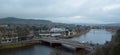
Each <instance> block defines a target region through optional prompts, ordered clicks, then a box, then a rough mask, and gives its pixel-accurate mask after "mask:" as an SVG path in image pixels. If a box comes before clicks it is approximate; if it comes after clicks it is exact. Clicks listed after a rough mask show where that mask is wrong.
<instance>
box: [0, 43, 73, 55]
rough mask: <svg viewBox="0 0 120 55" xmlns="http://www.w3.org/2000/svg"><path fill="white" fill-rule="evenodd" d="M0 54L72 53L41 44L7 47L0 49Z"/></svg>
mask: <svg viewBox="0 0 120 55" xmlns="http://www.w3.org/2000/svg"><path fill="white" fill-rule="evenodd" d="M0 55H73V54H72V53H70V52H67V51H63V50H62V49H56V48H51V47H47V46H42V45H35V46H29V47H22V48H15V49H7V50H2V51H0Z"/></svg>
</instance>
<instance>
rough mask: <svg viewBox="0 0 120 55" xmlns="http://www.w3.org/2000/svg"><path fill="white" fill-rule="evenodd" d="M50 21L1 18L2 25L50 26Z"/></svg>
mask: <svg viewBox="0 0 120 55" xmlns="http://www.w3.org/2000/svg"><path fill="white" fill-rule="evenodd" d="M50 23H52V22H51V21H49V20H34V19H21V18H15V17H6V18H0V24H31V25H32V24H50Z"/></svg>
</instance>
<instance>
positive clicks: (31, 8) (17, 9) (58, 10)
mask: <svg viewBox="0 0 120 55" xmlns="http://www.w3.org/2000/svg"><path fill="white" fill-rule="evenodd" d="M119 4H120V1H119V0H0V17H7V16H14V17H23V18H35V19H46V20H52V21H56V22H65V23H69V22H66V21H71V23H76V22H77V23H84V22H85V23H89V22H93V23H110V22H120V21H119V20H120V16H119V15H120V6H119ZM113 5H115V6H116V7H117V8H116V7H112V6H113ZM106 7H107V8H108V9H109V7H112V9H113V10H112V9H111V10H110V9H109V10H107V9H106V10H105V8H106ZM75 16H83V17H85V18H83V17H79V18H71V17H75ZM72 20H75V21H73V22H72ZM86 21H88V22H86Z"/></svg>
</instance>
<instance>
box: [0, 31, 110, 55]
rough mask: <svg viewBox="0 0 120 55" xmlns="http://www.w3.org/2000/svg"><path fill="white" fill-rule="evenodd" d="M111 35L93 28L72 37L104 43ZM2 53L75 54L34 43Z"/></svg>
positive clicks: (27, 54)
mask: <svg viewBox="0 0 120 55" xmlns="http://www.w3.org/2000/svg"><path fill="white" fill-rule="evenodd" d="M111 36H112V35H111V33H110V32H108V31H105V30H101V29H100V30H99V29H91V30H90V31H89V32H88V33H87V34H85V35H82V36H78V37H75V38H72V40H75V41H79V42H83V41H85V42H91V43H99V44H104V43H105V42H106V41H110V40H111ZM0 55H73V53H71V52H68V51H63V50H60V49H55V48H51V47H48V46H43V45H34V46H29V47H22V48H15V49H7V50H2V51H0Z"/></svg>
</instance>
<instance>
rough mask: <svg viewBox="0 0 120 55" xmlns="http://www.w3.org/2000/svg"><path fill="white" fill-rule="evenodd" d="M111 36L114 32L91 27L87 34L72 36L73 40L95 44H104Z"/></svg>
mask: <svg viewBox="0 0 120 55" xmlns="http://www.w3.org/2000/svg"><path fill="white" fill-rule="evenodd" d="M111 37H112V33H111V32H108V31H106V30H105V29H91V30H90V31H89V32H88V33H87V34H84V35H82V36H78V37H75V38H72V40H75V41H79V42H89V43H93V44H97V43H98V44H104V43H105V42H106V41H111Z"/></svg>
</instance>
